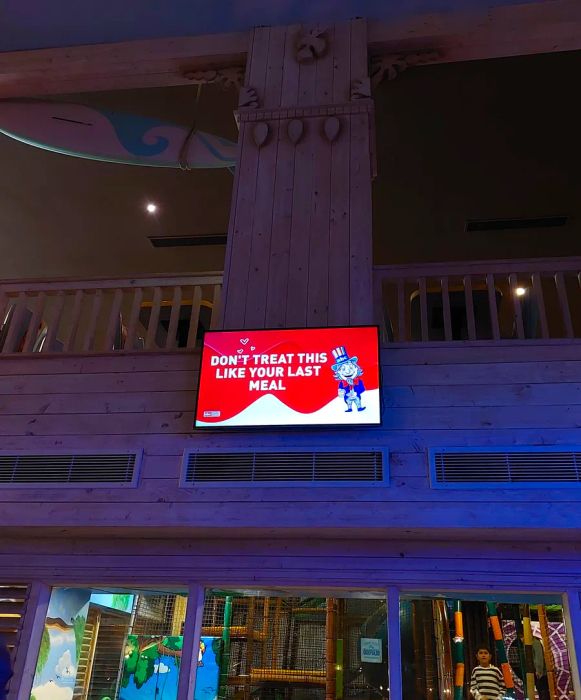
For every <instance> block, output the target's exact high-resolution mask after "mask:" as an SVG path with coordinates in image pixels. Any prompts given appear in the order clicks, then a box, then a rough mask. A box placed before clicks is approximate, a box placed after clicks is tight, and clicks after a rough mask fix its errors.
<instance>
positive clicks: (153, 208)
mask: <svg viewBox="0 0 581 700" xmlns="http://www.w3.org/2000/svg"><path fill="white" fill-rule="evenodd" d="M145 209H146V211H147V213H148V214H155V212H156V211H157V204H154V203H153V202H149V203H148V204H147V206H146V207H145Z"/></svg>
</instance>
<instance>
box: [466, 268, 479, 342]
mask: <svg viewBox="0 0 581 700" xmlns="http://www.w3.org/2000/svg"><path fill="white" fill-rule="evenodd" d="M464 298H465V299H466V324H467V326H468V339H469V340H476V321H475V319H474V298H473V297H472V277H470V275H466V277H464Z"/></svg>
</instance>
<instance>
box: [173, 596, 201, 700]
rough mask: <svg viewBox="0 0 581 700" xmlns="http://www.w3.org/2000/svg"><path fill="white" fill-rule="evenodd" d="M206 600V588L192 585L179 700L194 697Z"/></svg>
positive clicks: (178, 694) (185, 632) (185, 623)
mask: <svg viewBox="0 0 581 700" xmlns="http://www.w3.org/2000/svg"><path fill="white" fill-rule="evenodd" d="M205 600H206V598H205V591H204V587H203V586H201V585H200V584H199V583H191V584H190V585H189V587H188V606H187V608H186V619H185V622H184V641H183V645H182V661H181V666H180V677H179V681H178V693H177V700H191V698H193V697H194V689H195V686H196V674H197V671H198V653H199V649H200V637H201V634H202V618H203V615H204V602H205Z"/></svg>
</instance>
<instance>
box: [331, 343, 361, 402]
mask: <svg viewBox="0 0 581 700" xmlns="http://www.w3.org/2000/svg"><path fill="white" fill-rule="evenodd" d="M332 355H333V359H334V360H335V364H334V365H333V366H332V367H331V369H332V370H333V372H334V373H335V379H336V380H337V381H338V382H339V387H338V388H339V397H340V398H342V399H343V400H344V401H345V403H346V404H347V408H346V409H345V413H351V412H352V411H353V404H355V406H356V408H357V410H358V411H364V410H365V406H362V405H361V394H362V393H363V392H364V391H365V386H364V385H363V382H362V381H361V379H359V377H360V376H361V375H362V374H363V370H362V369H361V367H360V366H359V365H358V364H357V359H358V358H357V357H349V354H348V353H347V351H346V350H345V348H344V347H343V345H340V346H339V347H338V348H335V349H334V350H332Z"/></svg>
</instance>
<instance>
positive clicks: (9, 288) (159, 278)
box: [0, 272, 223, 293]
mask: <svg viewBox="0 0 581 700" xmlns="http://www.w3.org/2000/svg"><path fill="white" fill-rule="evenodd" d="M222 277H223V275H222V273H221V272H204V273H203V274H199V275H196V274H191V275H187V274H184V275H173V274H166V273H161V274H159V275H132V276H131V277H88V278H85V277H79V278H71V277H65V278H53V279H50V280H48V279H29V280H3V281H0V289H3V290H5V291H6V292H10V293H14V292H21V291H24V292H36V291H41V290H42V291H51V290H54V291H57V292H58V291H65V290H70V289H117V288H121V289H131V288H135V287H156V286H158V285H159V284H160V282H161V283H162V285H161V286H163V287H172V286H182V287H185V286H192V285H197V286H203V285H206V284H208V285H214V284H222Z"/></svg>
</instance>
